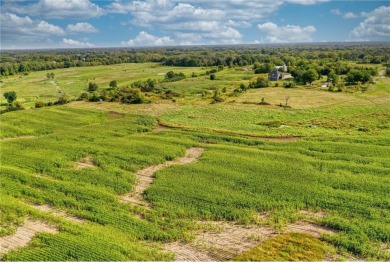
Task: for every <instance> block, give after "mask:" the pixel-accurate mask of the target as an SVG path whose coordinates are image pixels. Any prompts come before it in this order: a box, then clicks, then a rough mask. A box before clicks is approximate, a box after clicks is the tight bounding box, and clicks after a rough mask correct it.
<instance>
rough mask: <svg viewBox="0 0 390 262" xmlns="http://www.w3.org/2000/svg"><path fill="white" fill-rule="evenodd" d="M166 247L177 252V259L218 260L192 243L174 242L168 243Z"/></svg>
mask: <svg viewBox="0 0 390 262" xmlns="http://www.w3.org/2000/svg"><path fill="white" fill-rule="evenodd" d="M164 249H165V250H167V251H171V252H173V253H175V254H176V257H175V261H217V260H216V259H214V258H212V257H210V256H208V255H207V254H206V253H205V252H204V251H201V250H198V249H197V248H195V247H194V246H192V245H191V244H184V243H181V242H173V243H169V244H166V245H165V247H164Z"/></svg>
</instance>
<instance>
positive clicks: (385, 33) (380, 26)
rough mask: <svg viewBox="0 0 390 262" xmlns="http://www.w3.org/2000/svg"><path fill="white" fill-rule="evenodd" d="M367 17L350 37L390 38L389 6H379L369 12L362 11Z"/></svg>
mask: <svg viewBox="0 0 390 262" xmlns="http://www.w3.org/2000/svg"><path fill="white" fill-rule="evenodd" d="M364 15H365V16H366V17H367V18H366V19H365V20H364V21H363V22H361V23H360V24H359V25H358V26H357V27H355V28H354V29H353V30H352V31H351V33H350V37H351V39H352V40H353V39H355V40H356V39H372V40H387V41H388V40H389V39H390V6H381V7H379V8H377V9H375V10H374V11H372V12H370V13H364Z"/></svg>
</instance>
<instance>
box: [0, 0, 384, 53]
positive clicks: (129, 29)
mask: <svg viewBox="0 0 390 262" xmlns="http://www.w3.org/2000/svg"><path fill="white" fill-rule="evenodd" d="M0 3H1V20H0V27H1V41H0V44H1V46H0V48H1V49H36V48H86V47H143V46H180V45H228V44H229V45H230V44H257V43H258V44H268V43H307V42H346V41H347V42H350V41H390V0H386V1H376V0H367V1H362V0H344V1H340V0H113V1H108V0H0Z"/></svg>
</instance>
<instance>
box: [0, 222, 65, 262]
mask: <svg viewBox="0 0 390 262" xmlns="http://www.w3.org/2000/svg"><path fill="white" fill-rule="evenodd" d="M38 232H45V233H52V234H54V233H57V232H58V229H57V228H56V227H54V226H52V225H49V224H46V223H44V222H42V221H33V220H30V219H26V220H25V221H24V224H23V225H22V226H21V227H19V228H18V229H17V230H16V232H15V234H13V235H10V236H5V237H2V238H0V257H2V255H3V254H5V253H8V252H9V251H12V250H15V249H17V248H20V247H23V246H26V245H27V244H28V243H29V242H30V241H31V239H32V238H33V237H34V236H35V234H36V233H38Z"/></svg>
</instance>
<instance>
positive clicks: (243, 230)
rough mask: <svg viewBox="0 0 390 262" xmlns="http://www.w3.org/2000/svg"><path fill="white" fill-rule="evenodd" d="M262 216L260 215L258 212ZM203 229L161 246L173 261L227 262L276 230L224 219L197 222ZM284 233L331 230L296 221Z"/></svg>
mask: <svg viewBox="0 0 390 262" xmlns="http://www.w3.org/2000/svg"><path fill="white" fill-rule="evenodd" d="M261 215H262V216H265V215H264V214H261ZM199 224H200V225H204V228H205V229H207V230H204V231H199V232H197V234H198V235H197V237H196V238H195V240H194V241H193V242H192V243H182V242H174V243H169V244H166V245H165V247H164V249H165V250H167V251H171V252H174V253H175V254H176V261H227V260H229V259H231V258H233V257H235V256H236V255H238V254H240V253H242V252H244V251H247V250H249V249H251V248H253V247H255V246H257V245H259V244H260V243H261V242H263V241H265V240H266V239H269V238H271V237H275V236H277V235H278V233H277V232H276V231H275V230H274V229H272V228H270V227H268V226H258V225H238V224H232V223H227V222H199ZM285 232H303V233H307V234H310V235H312V236H315V237H317V238H319V237H320V236H321V235H322V234H335V231H332V230H330V229H327V228H324V227H321V226H317V225H315V224H310V223H303V222H297V223H294V224H291V225H289V226H288V227H287V228H286V230H285Z"/></svg>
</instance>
